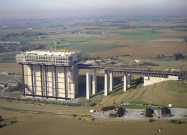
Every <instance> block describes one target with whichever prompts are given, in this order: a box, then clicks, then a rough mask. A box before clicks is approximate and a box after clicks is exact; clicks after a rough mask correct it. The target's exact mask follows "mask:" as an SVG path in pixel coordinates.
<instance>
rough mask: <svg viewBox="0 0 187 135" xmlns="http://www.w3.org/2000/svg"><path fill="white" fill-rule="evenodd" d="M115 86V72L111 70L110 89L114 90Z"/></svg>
mask: <svg viewBox="0 0 187 135" xmlns="http://www.w3.org/2000/svg"><path fill="white" fill-rule="evenodd" d="M113 86H114V76H113V72H110V87H109V90H110V91H112V90H113Z"/></svg>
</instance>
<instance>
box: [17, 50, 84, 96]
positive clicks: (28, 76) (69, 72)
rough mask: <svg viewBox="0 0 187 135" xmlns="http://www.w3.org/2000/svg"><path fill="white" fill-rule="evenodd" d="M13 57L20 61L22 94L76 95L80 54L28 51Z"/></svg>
mask: <svg viewBox="0 0 187 135" xmlns="http://www.w3.org/2000/svg"><path fill="white" fill-rule="evenodd" d="M16 60H17V62H18V63H19V64H22V74H23V83H24V84H25V85H24V96H32V97H42V98H43V97H45V98H56V99H72V98H75V97H76V95H77V94H78V69H77V62H79V61H80V60H81V53H79V52H69V51H64V52H56V51H28V52H24V53H21V54H18V55H17V56H16Z"/></svg>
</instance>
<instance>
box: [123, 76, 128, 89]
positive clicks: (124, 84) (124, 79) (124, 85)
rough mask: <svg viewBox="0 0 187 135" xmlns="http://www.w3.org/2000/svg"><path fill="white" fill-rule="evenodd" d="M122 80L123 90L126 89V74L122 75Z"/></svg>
mask: <svg viewBox="0 0 187 135" xmlns="http://www.w3.org/2000/svg"><path fill="white" fill-rule="evenodd" d="M123 81H124V83H123V91H127V75H124V78H123Z"/></svg>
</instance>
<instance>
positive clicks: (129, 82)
mask: <svg viewBox="0 0 187 135" xmlns="http://www.w3.org/2000/svg"><path fill="white" fill-rule="evenodd" d="M127 82H128V87H130V86H131V74H128V81H127Z"/></svg>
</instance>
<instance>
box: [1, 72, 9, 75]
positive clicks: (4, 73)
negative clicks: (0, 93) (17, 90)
mask: <svg viewBox="0 0 187 135" xmlns="http://www.w3.org/2000/svg"><path fill="white" fill-rule="evenodd" d="M1 75H10V73H6V72H2V73H1Z"/></svg>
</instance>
